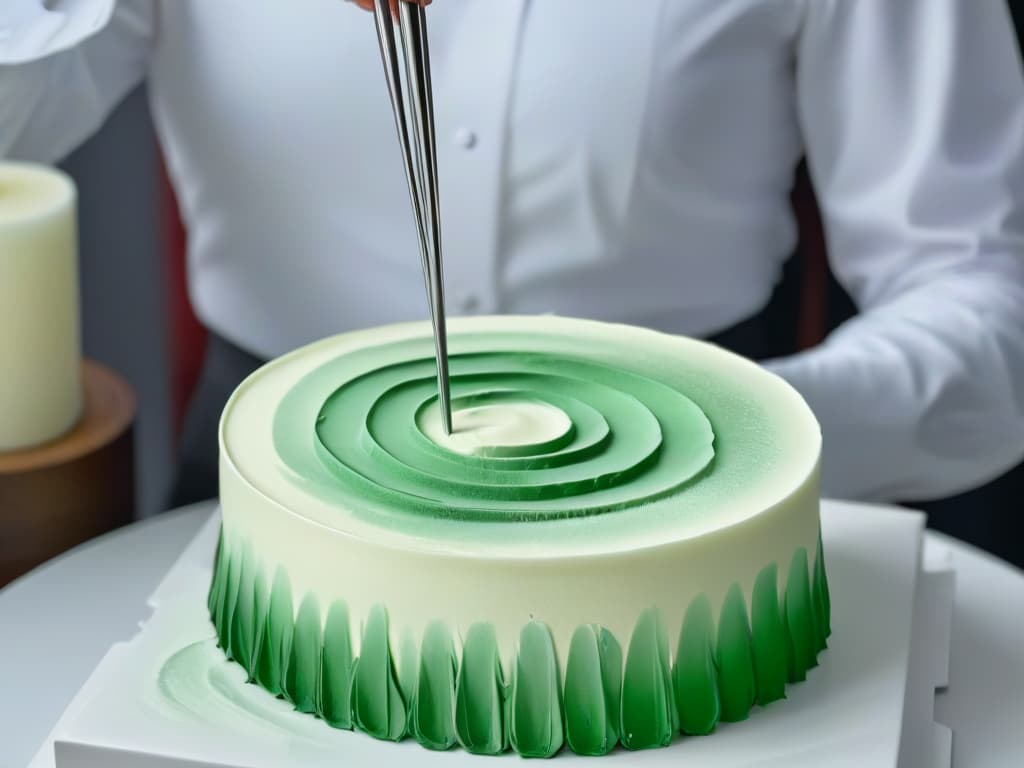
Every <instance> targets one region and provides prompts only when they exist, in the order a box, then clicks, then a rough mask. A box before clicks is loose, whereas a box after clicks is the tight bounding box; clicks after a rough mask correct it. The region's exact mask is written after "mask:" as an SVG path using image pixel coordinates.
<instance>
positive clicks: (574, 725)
mask: <svg viewBox="0 0 1024 768" xmlns="http://www.w3.org/2000/svg"><path fill="white" fill-rule="evenodd" d="M449 343H450V348H451V354H450V363H451V373H452V397H453V411H454V418H455V431H454V433H453V434H452V435H451V436H447V435H445V434H444V431H443V429H442V428H441V427H440V414H439V408H438V404H437V388H436V379H435V364H434V358H433V343H432V338H431V335H430V329H429V326H428V325H427V324H408V325H397V326H391V327H385V328H379V329H374V330H370V331H364V332H359V333H351V334H346V335H342V336H337V337H335V338H330V339H327V340H324V341H321V342H318V343H316V344H313V345H311V346H308V347H305V348H303V349H300V350H298V351H296V352H293V353H291V354H289V355H286V356H284V357H282V358H280V359H278V360H275V361H273V362H271V363H270V364H268V365H266V366H264V367H263V368H261V369H260V370H259V371H257V372H256V373H254V374H253V375H252V376H251V377H249V378H248V379H247V380H246V381H245V382H244V383H243V384H242V385H241V386H240V387H239V388H238V390H237V391H236V392H235V394H234V396H233V397H232V398H231V401H230V402H229V404H228V406H227V408H226V409H225V411H224V416H223V419H222V422H221V432H220V438H221V444H220V450H221V458H220V461H221V467H220V472H221V479H220V486H221V487H220V490H221V505H222V511H223V530H222V535H221V542H220V546H219V548H218V554H217V562H216V569H215V573H214V578H213V585H212V588H211V590H210V599H209V605H210V613H211V616H212V618H213V622H214V624H215V625H216V629H217V634H218V637H219V640H220V644H221V646H222V647H223V648H224V649H225V651H226V653H227V654H228V656H229V657H230V658H232V659H234V660H235V661H236V662H238V663H239V664H241V665H242V666H243V667H245V669H246V670H247V671H248V673H249V676H250V679H251V680H252V681H253V682H255V683H257V684H258V685H260V686H262V687H263V688H265V689H266V690H267V691H269V692H270V693H271V694H275V695H278V696H283V697H285V698H287V699H288V700H289V701H290V702H292V703H293V704H294V706H295V708H296V709H298V710H299V711H301V712H308V713H311V714H315V715H317V716H319V717H321V718H322V719H323V720H324V721H326V723H328V724H329V725H331V726H334V727H337V728H347V729H356V730H360V731H363V732H365V733H367V734H369V735H371V736H374V737H377V738H381V739H392V740H399V739H402V738H405V737H409V738H413V739H415V740H417V741H418V742H420V743H421V744H422V745H424V746H425V747H428V748H430V749H448V748H450V747H454V746H456V745H461V746H462V747H463V748H465V749H467V750H469V751H471V752H475V753H483V754H496V753H500V752H503V751H505V750H507V749H509V748H511V749H514V750H515V751H516V752H518V753H520V754H521V755H524V756H539V757H545V756H550V755H553V754H555V753H557V752H558V751H559V750H561V749H562V748H563V747H565V748H568V749H571V750H572V751H574V752H577V753H579V754H584V755H602V754H606V753H607V752H609V751H611V750H612V749H613V748H615V747H616V745H617V744H621V745H622V746H624V747H626V748H627V749H643V748H649V747H661V746H665V745H668V744H669V743H670V742H671V741H672V740H673V739H674V738H676V736H677V734H680V733H682V734H706V733H709V732H710V731H712V730H714V728H715V725H716V724H717V723H718V722H719V721H734V720H742V719H744V718H746V717H747V715H748V713H749V711H750V709H751V707H752V706H753V705H755V704H760V705H765V704H768V703H769V702H772V701H775V700H777V699H781V698H783V697H784V696H785V686H786V684H787V683H789V682H794V681H798V680H802V679H803V678H804V676H805V674H806V671H807V670H808V669H809V668H810V667H813V666H814V665H815V664H816V663H817V657H818V654H819V652H820V651H821V650H822V649H823V648H824V647H825V643H826V638H827V637H828V635H829V597H828V586H827V581H826V576H825V568H824V563H823V560H822V553H821V539H820V529H819V516H818V476H819V458H820V452H821V434H820V430H819V427H818V424H817V422H816V420H815V418H814V416H813V414H812V413H811V411H810V409H809V408H808V407H807V405H806V404H805V403H804V401H803V400H802V399H801V397H800V396H799V395H798V394H797V393H796V392H795V391H794V390H793V389H792V388H791V387H790V386H788V385H787V384H786V383H785V382H783V381H782V380H781V379H779V378H777V377H775V376H773V375H772V374H769V373H767V372H766V371H764V370H763V369H761V368H759V367H757V366H756V365H754V364H752V363H750V362H748V361H746V360H744V359H742V358H740V357H737V356H735V355H732V354H730V353H728V352H725V351H723V350H721V349H719V348H717V347H714V346H711V345H709V344H704V343H701V342H697V341H692V340H689V339H685V338H680V337H675V336H666V335H662V334H658V333H655V332H652V331H648V330H642V329H638V328H632V327H627V326H618V325H606V324H601V323H594V322H588V321H582V320H570V319H563V318H555V317H533V318H522V317H503V318H486V319H479V318H475V319H472V320H471V321H467V320H462V321H459V320H456V321H454V322H452V323H451V324H450V327H449Z"/></svg>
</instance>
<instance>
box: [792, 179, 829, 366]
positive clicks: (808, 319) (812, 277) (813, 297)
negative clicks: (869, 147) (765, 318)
mask: <svg viewBox="0 0 1024 768" xmlns="http://www.w3.org/2000/svg"><path fill="white" fill-rule="evenodd" d="M793 211H794V213H795V214H796V220H797V224H798V226H799V231H800V242H799V245H798V246H797V247H798V248H799V250H800V257H801V270H800V314H799V318H800V320H799V324H798V327H797V339H796V342H797V347H798V348H799V349H809V348H810V347H814V346H817V345H818V344H820V343H821V342H822V341H823V340H824V338H825V335H826V332H827V330H828V328H827V324H828V317H827V311H828V308H827V305H826V295H827V293H828V258H827V256H826V251H825V229H824V227H823V226H822V223H821V214H820V212H819V210H818V202H817V199H816V198H815V196H814V188H813V187H812V186H811V181H810V178H809V177H808V175H807V171H806V170H805V169H801V170H800V172H799V173H798V174H797V176H796V185H795V186H794V188H793Z"/></svg>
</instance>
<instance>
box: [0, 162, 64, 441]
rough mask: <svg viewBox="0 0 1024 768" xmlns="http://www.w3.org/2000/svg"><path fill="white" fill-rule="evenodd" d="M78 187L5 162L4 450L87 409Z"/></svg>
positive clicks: (0, 319)
mask: <svg viewBox="0 0 1024 768" xmlns="http://www.w3.org/2000/svg"><path fill="white" fill-rule="evenodd" d="M75 201H76V195H75V187H74V184H73V183H72V181H71V179H70V178H68V177H67V176H65V175H64V174H63V173H61V172H59V171H57V170H54V169H50V168H44V167H41V166H34V165H25V164H19V163H5V162H0V367H2V368H3V373H2V374H0V451H13V450H17V449H21V448H27V447H30V446H34V445H38V444H40V443H44V442H47V441H48V440H52V439H53V438H55V437H58V436H60V435H62V434H64V433H65V432H67V431H68V430H69V429H71V427H73V426H74V424H75V422H76V421H77V420H78V417H79V415H80V414H81V411H82V380H81V345H80V341H79V326H78V246H77V237H76V231H75Z"/></svg>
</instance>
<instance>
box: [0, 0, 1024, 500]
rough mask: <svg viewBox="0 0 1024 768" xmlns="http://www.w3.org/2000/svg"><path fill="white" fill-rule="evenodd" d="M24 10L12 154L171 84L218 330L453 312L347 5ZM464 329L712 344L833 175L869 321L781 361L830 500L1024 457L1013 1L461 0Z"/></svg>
mask: <svg viewBox="0 0 1024 768" xmlns="http://www.w3.org/2000/svg"><path fill="white" fill-rule="evenodd" d="M47 6H48V8H49V10H46V9H44V6H43V2H42V0H4V2H3V8H2V9H0V156H9V157H15V158H27V159H35V160H42V161H50V160H55V159H57V158H59V157H61V156H62V155H64V154H65V153H67V152H68V151H69V150H71V149H72V148H73V147H74V146H75V145H77V144H78V143H79V142H81V141H82V140H83V139H84V138H86V137H87V136H88V135H89V134H90V133H92V132H93V131H94V130H96V129H97V127H98V126H99V125H100V124H101V123H102V122H103V120H104V118H105V116H106V115H107V114H108V112H109V111H110V110H111V108H112V107H113V106H114V105H115V104H116V102H117V101H118V100H119V99H120V98H121V97H122V96H123V95H124V94H125V93H126V92H127V91H128V90H129V89H130V88H131V87H132V86H134V85H135V84H136V83H138V82H139V81H140V80H142V79H143V78H146V79H148V82H149V94H150V99H151V103H152V108H153V113H154V117H155V122H156V126H157V130H158V134H159V138H160V142H161V145H162V147H163V150H164V153H165V156H166V160H167V164H168V168H169V172H170V175H171V178H172V181H173V183H174V186H175V189H176V191H177V194H178V197H179V202H180V204H181V208H182V213H183V216H184V220H185V224H186V228H187V230H188V233H189V241H188V258H189V273H190V281H189V282H190V291H191V296H192V300H193V303H194V306H195V308H196V311H197V313H198V314H199V316H200V318H201V319H202V320H203V321H204V322H205V323H206V324H207V325H209V326H210V327H211V328H213V329H215V330H216V331H217V332H219V333H221V334H222V335H224V336H226V337H228V338H229V339H232V340H233V341H235V342H236V343H238V344H240V345H242V346H244V347H247V348H248V349H250V350H252V351H253V352H255V353H258V354H262V355H267V356H270V355H276V354H279V353H281V352H284V351H286V350H288V349H290V348H293V347H295V346H298V345H300V344H303V343H305V342H308V341H310V340H313V339H315V338H318V337H321V336H326V335H329V334H332V333H336V332H339V331H344V330H347V329H350V328H355V327H360V326H368V325H375V324H380V323H387V322H392V321H398V320H407V319H413V318H423V317H425V316H426V299H425V296H424V291H423V281H422V276H421V272H420V262H419V257H418V252H417V248H416V245H415V240H414V232H413V227H412V219H411V214H410V211H409V207H408V197H407V192H406V188H405V178H404V174H403V171H402V167H401V165H400V162H399V154H398V151H397V145H396V139H395V136H394V127H393V123H392V116H391V112H390V105H389V103H388V100H387V96H386V92H385V89H384V86H383V78H382V74H381V71H380V62H379V57H378V53H377V49H376V39H375V35H374V30H373V24H372V22H371V19H370V17H369V16H368V15H366V14H365V13H364V12H361V11H359V10H358V9H356V8H355V7H354V6H352V5H350V4H347V3H342V2H338V1H337V0H302V2H285V1H284V0H280V1H279V2H269V1H265V2H255V3H254V2H251V0H216V2H211V1H210V0H175V1H174V2H159V1H158V0H120V1H119V2H115V1H114V0H62V1H59V2H50V3H47ZM428 14H429V15H428V18H429V20H430V32H431V42H432V54H433V59H434V75H435V98H436V106H437V123H438V130H439V136H440V146H439V167H440V172H441V176H440V183H441V194H442V204H443V215H444V240H445V251H444V254H445V264H446V273H447V288H448V294H449V301H450V310H451V311H452V312H453V313H455V314H459V313H533V312H547V311H554V312H558V313H562V314H572V315H580V316H586V317H595V318H600V319H609V320H619V321H626V322H631V323H637V324H641V325H650V326H654V327H658V328H662V329H665V330H669V331H675V332H684V333H688V334H692V335H704V334H709V333H712V332H714V331H717V330H720V329H722V328H725V327H727V326H729V325H731V324H733V323H735V322H737V321H739V320H741V319H743V318H746V317H748V316H750V315H752V314H754V313H755V312H756V311H757V310H758V309H760V308H761V307H762V306H763V305H764V304H765V303H766V301H767V300H768V298H769V296H770V294H771V292H772V289H773V286H774V285H775V283H776V282H777V280H778V279H779V276H780V268H781V265H782V263H783V261H784V260H785V258H786V257H787V255H788V254H789V253H790V252H791V251H792V250H793V247H794V244H795V238H796V233H795V225H794V221H793V217H792V214H791V211H790V206H789V190H790V187H791V183H792V178H793V170H794V166H795V165H796V164H797V162H798V160H799V158H800V157H801V156H803V155H806V156H807V158H808V162H809V167H810V171H811V175H812V178H813V181H814V184H815V187H816V189H817V191H818V195H819V197H820V199H821V204H822V211H823V215H824V219H825V223H826V229H827V233H828V247H829V252H830V258H831V261H832V266H833V269H834V270H835V272H836V273H837V275H838V277H839V279H840V280H841V282H842V283H843V285H844V286H845V287H846V288H847V289H848V290H849V291H850V292H851V294H852V295H853V296H854V298H855V300H856V301H857V303H858V305H859V307H860V309H861V311H862V314H861V315H860V316H859V317H857V318H855V319H854V320H851V321H850V322H848V323H846V324H845V325H843V326H842V327H841V328H840V329H839V330H838V331H836V332H835V333H833V334H832V335H831V336H830V337H829V338H828V340H827V341H826V342H825V343H824V344H823V345H821V346H820V347H818V348H816V349H814V350H811V351H808V352H805V353H802V354H800V355H797V356H794V357H791V358H788V359H784V360H777V361H772V362H771V363H769V365H770V367H771V368H772V369H773V370H775V371H776V372H778V373H779V374H781V375H782V376H784V377H785V378H786V379H788V380H789V381H790V382H791V383H792V384H793V385H794V386H795V387H796V388H797V389H798V390H799V391H800V392H801V393H802V394H803V395H804V396H805V397H806V398H807V400H808V401H809V403H810V404H811V406H812V407H813V408H814V410H815V411H816V413H817V415H818V417H819V419H820V420H821V423H822V425H823V430H824V435H825V449H824V465H823V466H824V476H823V480H824V489H825V490H826V492H828V493H830V494H834V495H840V496H856V497H862V498H908V497H917V498H928V497H938V496H941V495H945V494H948V493H950V492H954V491H958V490H961V489H963V488H965V487H967V486H970V485H973V484H977V483H979V482H981V481H984V480H986V479H988V478H990V477H992V476H995V475H996V474H998V473H1000V472H1001V471H1002V470H1004V469H1006V468H1007V467H1009V466H1010V465H1012V464H1013V463H1015V462H1016V461H1018V460H1019V459H1020V457H1021V455H1022V454H1024V215H1022V213H1024V207H1022V200H1024V87H1022V85H1024V80H1022V77H1021V63H1020V61H1019V56H1018V53H1017V49H1016V45H1015V42H1014V40H1013V37H1012V27H1011V22H1010V19H1009V16H1008V13H1007V11H1006V7H1005V0H971V1H970V2H968V1H967V0H898V1H895V0H644V2H635V1H628V0H486V1H485V0H439V1H438V2H436V3H434V5H433V6H431V8H430V10H429V11H428Z"/></svg>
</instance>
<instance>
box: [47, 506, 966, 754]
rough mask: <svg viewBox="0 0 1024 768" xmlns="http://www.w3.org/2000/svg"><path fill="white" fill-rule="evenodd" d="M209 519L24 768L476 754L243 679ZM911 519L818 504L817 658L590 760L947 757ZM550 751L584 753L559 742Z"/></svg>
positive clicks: (942, 609) (929, 598)
mask: <svg viewBox="0 0 1024 768" xmlns="http://www.w3.org/2000/svg"><path fill="white" fill-rule="evenodd" d="M218 522H219V519H218V518H217V516H214V518H212V519H211V520H210V522H209V523H208V524H207V525H206V526H204V528H203V529H202V531H201V532H200V533H199V534H198V535H197V537H196V539H195V540H194V541H193V542H192V544H191V545H190V546H189V547H188V548H187V549H186V550H185V552H184V553H183V555H182V556H181V558H180V559H179V560H178V562H177V563H176V564H175V565H174V566H173V567H172V568H171V570H170V571H169V573H168V575H167V576H166V577H165V579H164V581H163V582H162V583H161V585H160V586H159V587H158V588H157V590H156V592H155V593H154V594H153V596H152V598H151V599H150V605H151V607H152V608H153V615H152V616H151V618H150V619H149V620H147V621H146V622H144V624H143V626H142V629H141V631H140V632H139V633H138V634H137V635H136V636H135V637H134V638H132V639H130V640H129V641H127V642H123V643H119V644H117V645H115V646H114V647H113V648H112V649H111V650H110V652H109V653H108V654H107V655H106V657H105V658H104V659H103V661H102V662H101V663H100V665H99V666H98V667H97V669H96V671H95V672H94V673H93V675H92V676H91V677H90V679H89V681H88V682H87V683H86V685H85V686H84V687H83V688H82V690H81V691H80V692H79V694H78V695H77V696H76V697H75V699H74V700H73V701H72V703H71V705H70V706H69V707H68V710H67V711H66V712H65V714H64V716H63V717H62V718H61V720H60V722H59V723H58V724H57V726H56V728H55V729H54V731H53V733H52V734H51V736H50V738H49V739H48V740H47V742H46V744H45V745H44V746H43V748H42V750H41V751H40V752H39V754H38V755H37V756H36V759H35V760H34V761H33V763H32V765H31V768H51V766H52V767H54V768H94V767H96V766H105V767H107V768H119V767H120V766H132V767H133V768H171V767H172V766H181V767H182V768H184V767H185V766H189V767H191V768H196V767H214V766H218V767H221V768H264V767H269V766H281V765H293V764H295V765H303V766H310V768H318V767H319V766H336V765H338V764H339V763H344V764H345V765H347V766H361V765H374V764H380V763H383V764H395V763H396V762H399V761H400V762H401V764H403V765H410V766H458V765H467V766H468V765H473V764H476V765H479V764H480V762H481V761H482V760H483V759H484V758H480V757H476V756H473V755H470V754H467V753H465V752H462V751H459V750H454V751H451V752H444V753H438V752H430V751H427V750H425V749H423V748H422V747H420V746H419V745H418V744H416V743H415V742H412V741H409V740H407V741H405V742H403V743H400V744H391V743H386V742H379V741H375V740H373V739H371V738H369V737H368V736H366V735H365V734H361V733H352V732H347V731H337V730H334V729H331V728H329V727H328V726H326V725H325V724H324V723H322V722H321V721H319V720H316V719H314V718H313V717H311V716H309V715H300V714H298V713H295V712H293V711H291V707H290V705H289V704H287V703H286V702H284V701H280V700H277V699H274V698H273V697H271V696H270V695H269V694H267V693H266V692H265V691H263V690H261V689H259V688H257V687H256V686H252V685H244V684H243V683H244V677H245V675H244V672H243V671H242V669H241V668H240V667H238V666H237V665H235V664H232V663H229V662H227V661H225V660H224V659H223V655H222V654H221V652H220V651H219V650H218V649H217V648H216V647H215V646H214V642H213V629H212V627H211V625H210V623H209V620H208V617H207V613H206V601H205V595H206V590H207V587H208V583H209V579H210V565H211V559H212V553H213V549H214V547H215V544H216V534H217V525H218ZM923 526H924V518H923V516H921V515H919V514H916V513H907V512H897V511H894V510H888V509H884V508H873V509H865V507H863V506H857V507H856V508H853V507H848V506H846V505H843V504H840V503H832V502H826V503H825V504H823V509H822V534H823V538H824V542H825V552H826V557H827V558H828V559H827V563H828V569H829V578H830V584H831V590H832V606H833V621H832V626H833V636H832V638H831V640H830V648H829V650H827V651H826V652H825V653H824V654H823V656H822V664H821V666H819V667H818V668H815V669H813V670H811V671H810V672H809V674H808V678H807V681H806V682H803V683H800V684H797V685H793V686H790V687H789V688H788V689H787V695H788V699H787V700H786V701H784V702H777V703H775V704H772V705H770V706H768V707H766V708H761V707H755V709H754V710H753V712H752V713H751V717H750V719H749V720H747V721H745V722H742V723H723V724H721V725H719V727H718V729H717V731H716V733H715V734H714V735H713V736H711V737H699V738H679V739H677V740H676V742H674V743H673V744H672V745H671V746H670V747H668V748H665V749H658V750H651V751H648V752H628V751H625V750H622V749H618V750H616V751H615V752H613V753H612V754H610V755H608V756H606V757H603V758H600V760H601V761H606V762H607V764H618V765H645V766H648V765H649V766H661V765H665V766H668V765H677V764H678V763H679V761H680V760H683V759H685V760H686V761H687V762H688V763H689V764H693V765H701V766H706V767H708V768H716V767H718V766H721V767H722V768H739V767H740V766H769V767H772V766H778V767H779V768H781V767H782V766H788V767H792V768H801V766H821V765H829V766H837V767H842V766H864V765H870V766H893V767H894V768H896V767H897V766H898V768H935V767H937V766H942V767H943V768H947V767H948V766H949V765H950V744H951V734H950V732H949V731H948V729H946V728H945V727H943V726H939V725H937V724H935V723H934V718H933V716H932V708H933V705H934V694H935V689H936V687H941V686H943V685H944V684H945V680H946V677H947V671H948V659H949V656H948V651H949V642H948V640H949V622H950V617H951V610H952V585H953V573H952V570H951V569H950V568H949V566H948V560H947V561H943V559H942V557H941V553H940V554H939V556H938V557H937V558H934V557H933V558H929V561H930V562H929V563H928V564H926V566H925V567H923V568H922V560H923V558H922V532H923ZM926 641H927V642H926ZM499 759H500V758H499ZM506 759H517V758H516V757H515V756H514V755H513V754H509V755H506ZM556 759H557V760H560V761H563V760H568V761H574V762H578V761H580V760H584V759H587V760H593V758H580V757H577V756H575V755H573V754H571V753H569V752H567V751H565V752H563V753H562V754H560V755H559V756H558V757H557V758H556ZM606 762H602V763H601V764H602V765H604V764H606Z"/></svg>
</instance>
